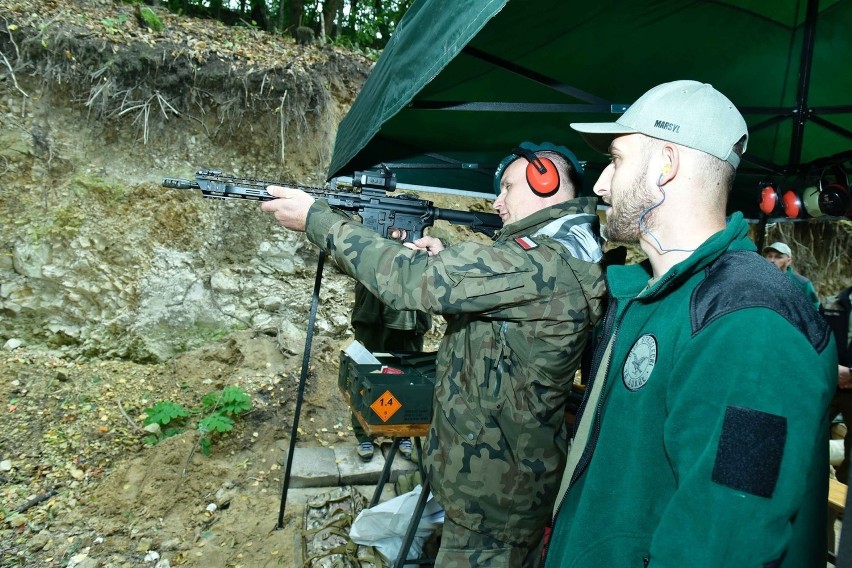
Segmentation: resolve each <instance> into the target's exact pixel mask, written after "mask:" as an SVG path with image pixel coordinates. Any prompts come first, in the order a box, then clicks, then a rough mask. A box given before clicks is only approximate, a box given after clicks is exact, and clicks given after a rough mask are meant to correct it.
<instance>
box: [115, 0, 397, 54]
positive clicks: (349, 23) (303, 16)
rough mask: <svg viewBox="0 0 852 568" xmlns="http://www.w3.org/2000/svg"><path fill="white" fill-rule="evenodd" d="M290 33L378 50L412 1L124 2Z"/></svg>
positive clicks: (126, 0)
mask: <svg viewBox="0 0 852 568" xmlns="http://www.w3.org/2000/svg"><path fill="white" fill-rule="evenodd" d="M124 1H125V2H127V3H131V4H147V5H149V6H153V7H155V8H157V7H160V8H166V9H168V10H170V11H172V12H174V13H177V14H187V15H190V16H195V17H208V18H213V19H216V20H219V21H221V22H223V23H224V24H227V25H246V24H248V25H251V26H256V27H258V28H260V29H263V30H266V31H275V32H279V33H284V34H290V35H293V36H294V37H296V29H297V28H299V27H308V28H311V29H312V30H313V31H314V35H315V37H317V38H320V37H322V38H325V41H330V42H334V43H337V44H340V45H345V46H348V47H352V48H358V49H382V48H383V47H384V46H385V45H386V44H387V42H388V39H390V36H391V34H392V33H393V31H394V29H395V28H396V24H397V23H398V22H399V20H400V18H402V15H403V14H404V13H405V11H406V10H408V8H409V7H410V6H411V4H412V2H413V0H124Z"/></svg>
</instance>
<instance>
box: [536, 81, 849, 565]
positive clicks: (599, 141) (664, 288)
mask: <svg viewBox="0 0 852 568" xmlns="http://www.w3.org/2000/svg"><path fill="white" fill-rule="evenodd" d="M571 126H572V128H574V129H575V130H577V131H579V132H580V133H581V134H582V135H583V137H584V139H585V140H586V141H587V142H589V143H590V145H591V146H592V147H594V148H595V149H598V150H600V151H601V152H604V153H608V154H610V155H611V158H612V160H611V162H610V164H609V165H608V166H607V167H606V168H605V169H604V170H603V172H602V173H601V176H600V178H599V179H598V181H597V183H596V184H595V187H594V191H595V193H597V194H598V195H600V196H601V197H602V198H603V200H604V202H606V203H607V204H609V205H610V207H609V209H608V210H607V211H606V216H607V223H606V229H605V233H606V236H607V237H608V238H609V239H610V240H612V241H617V242H638V243H639V244H640V246H641V248H642V250H643V251H644V252H645V253H646V254H647V255H648V261H647V262H646V263H642V264H640V265H631V266H613V267H610V268H608V270H607V276H606V278H607V285H608V288H609V292H610V302H609V306H608V312H607V315H606V317H605V318H604V324H603V331H602V340H601V342H600V343H599V345H598V348H597V350H596V353H595V358H594V361H593V363H592V375H591V377H590V381H589V384H588V385H587V387H586V393H587V394H586V399H585V400H584V401H583V403H582V406H581V408H580V411H579V415H578V426H577V429H576V433H575V436H574V441H573V444H572V447H571V451H570V453H569V457H568V463H567V465H566V468H565V474H564V476H563V480H562V485H561V488H560V492H559V495H558V497H557V505H556V507H555V509H554V517H555V520H554V525H553V531H552V537H551V540H550V543H549V548H548V552H547V558H546V566H547V567H549V568H556V567H560V568H565V567H589V568H598V567H600V566H617V567H619V568H627V567H636V568H642V567H651V568H659V567H667V568H674V567H677V568H680V567H683V566H689V567H691V568H695V567H708V568H709V567H713V568H719V567H721V566H726V567H727V566H731V567H734V566H735V567H737V568H739V567H747V566H748V567H755V568H756V567H782V566H783V567H791V568H792V567H795V568H810V567H815V566H824V565H825V543H826V537H825V528H826V521H825V520H826V501H827V493H828V491H827V485H828V472H827V469H828V467H827V464H828V416H827V407H828V403H829V400H830V399H831V395H832V393H833V392H834V386H835V384H836V376H837V354H836V350H835V347H834V341H833V340H832V337H831V333H830V331H829V329H828V327H827V326H826V324H825V322H824V321H823V320H822V318H821V317H820V315H819V313H818V312H817V311H816V310H814V309H813V306H811V305H810V304H809V303H808V301H807V299H806V298H805V297H804V295H802V294H799V293H798V291H797V289H796V288H795V287H794V285H793V284H792V283H791V282H790V281H789V279H787V278H786V277H785V276H784V275H783V274H782V273H781V272H779V271H778V270H776V269H775V268H774V267H773V266H771V265H770V264H769V263H767V262H766V261H765V260H764V259H763V258H761V256H760V255H759V254H758V253H757V251H756V247H755V245H754V243H752V242H751V241H750V240H749V239H748V225H747V224H746V222H745V221H744V219H743V217H742V215H741V214H739V213H735V214H734V215H732V216H731V218H730V219H729V220H728V221H727V222H726V218H725V207H726V201H727V195H728V192H729V191H730V189H731V186H732V181H733V178H734V174H735V171H736V167H737V165H738V164H739V162H740V157H741V154H742V153H743V152H744V151H745V149H746V143H747V140H748V133H747V129H746V123H745V121H744V120H743V118H742V116H741V115H740V113H739V111H738V110H737V109H736V107H735V106H734V105H733V103H731V101H729V100H728V99H727V98H726V97H725V96H724V95H722V94H721V93H719V92H718V91H716V90H715V89H713V87H711V86H710V85H707V84H703V83H698V82H695V81H675V82H672V83H665V84H662V85H659V86H657V87H654V88H653V89H651V90H650V91H648V92H647V93H645V94H644V95H643V96H642V97H641V98H640V99H639V100H637V101H636V102H635V103H634V104H633V105H632V106H631V107H630V108H629V109H628V110H627V111H626V112H625V113H624V114H623V115H622V116H621V117H620V118H619V119H618V120H617V121H616V122H614V123H602V124H572V125H571Z"/></svg>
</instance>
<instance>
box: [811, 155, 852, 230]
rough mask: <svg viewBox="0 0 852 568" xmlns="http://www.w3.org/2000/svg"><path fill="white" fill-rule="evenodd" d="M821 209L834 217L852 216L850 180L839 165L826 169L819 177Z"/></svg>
mask: <svg viewBox="0 0 852 568" xmlns="http://www.w3.org/2000/svg"><path fill="white" fill-rule="evenodd" d="M819 209H820V211H822V212H823V213H825V214H826V215H830V216H832V217H842V216H844V215H846V216H850V215H852V203H850V197H849V179H848V177H847V175H846V170H844V169H843V167H842V166H841V165H839V164H838V165H835V166H831V167H829V168H826V169H824V170H823V171H822V174H820V176H819Z"/></svg>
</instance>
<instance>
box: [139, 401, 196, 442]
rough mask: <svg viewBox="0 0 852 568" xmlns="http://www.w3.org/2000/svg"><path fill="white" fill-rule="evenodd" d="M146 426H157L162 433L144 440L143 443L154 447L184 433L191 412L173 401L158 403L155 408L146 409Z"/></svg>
mask: <svg viewBox="0 0 852 568" xmlns="http://www.w3.org/2000/svg"><path fill="white" fill-rule="evenodd" d="M145 414H146V415H147V416H146V417H145V421H144V422H143V423H144V424H145V426H150V425H151V424H157V425H159V426H160V431H159V432H158V433H156V434H151V435H150V436H146V437H145V438H143V440H142V441H143V442H144V443H146V444H148V445H149V446H153V445H154V444H156V443H157V442H160V441H162V440H165V439H166V438H170V437H172V436H175V435H177V434H180V433H181V432H183V431H184V429H185V427H186V419H187V418H189V416H190V412H189V410H187V409H186V408H185V407H183V406H181V405H180V404H177V403H175V402H171V401H164V402H158V403H157V404H155V405H154V406H152V407H150V408H146V409H145Z"/></svg>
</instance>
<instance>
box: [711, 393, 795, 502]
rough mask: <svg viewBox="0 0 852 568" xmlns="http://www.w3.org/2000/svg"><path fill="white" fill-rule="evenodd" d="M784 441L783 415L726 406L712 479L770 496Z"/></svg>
mask: <svg viewBox="0 0 852 568" xmlns="http://www.w3.org/2000/svg"><path fill="white" fill-rule="evenodd" d="M786 441H787V418H786V417H784V416H778V415H777V414H769V413H767V412H761V411H760V410H754V409H752V408H740V407H737V406H729V407H728V408H726V409H725V422H724V423H723V424H722V434H721V436H720V438H719V448H718V449H717V451H716V463H715V464H714V465H713V478H712V479H713V481H714V482H715V483H718V484H719V485H724V486H726V487H730V488H731V489H734V490H736V491H742V492H744V493H750V494H752V495H757V496H758V497H766V498H769V497H772V493H773V492H774V491H775V484H776V483H777V481H778V474H779V472H780V471H781V458H783V457H784V444H785V442H786Z"/></svg>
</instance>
